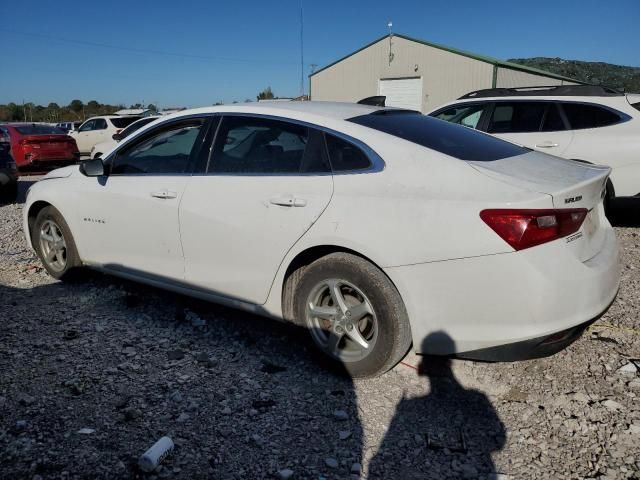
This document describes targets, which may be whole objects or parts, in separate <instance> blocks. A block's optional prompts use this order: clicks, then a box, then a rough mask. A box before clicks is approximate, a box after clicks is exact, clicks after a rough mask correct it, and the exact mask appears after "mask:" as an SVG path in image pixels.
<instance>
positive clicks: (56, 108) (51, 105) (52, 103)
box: [47, 102, 60, 110]
mask: <svg viewBox="0 0 640 480" xmlns="http://www.w3.org/2000/svg"><path fill="white" fill-rule="evenodd" d="M47 108H48V109H49V110H60V105H58V104H57V103H55V102H51V103H50V104H49V105H47Z"/></svg>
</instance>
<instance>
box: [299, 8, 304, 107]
mask: <svg viewBox="0 0 640 480" xmlns="http://www.w3.org/2000/svg"><path fill="white" fill-rule="evenodd" d="M300 96H301V97H304V16H303V12H302V0H300Z"/></svg>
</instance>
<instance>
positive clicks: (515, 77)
mask: <svg viewBox="0 0 640 480" xmlns="http://www.w3.org/2000/svg"><path fill="white" fill-rule="evenodd" d="M546 85H562V80H558V79H555V78H551V77H545V76H544V75H535V74H532V73H527V72H521V71H519V70H511V69H509V68H502V67H498V76H497V78H496V87H505V88H510V87H542V86H546Z"/></svg>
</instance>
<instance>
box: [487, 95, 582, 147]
mask: <svg viewBox="0 0 640 480" xmlns="http://www.w3.org/2000/svg"><path fill="white" fill-rule="evenodd" d="M486 131H487V133H490V134H492V135H495V136H496V137H499V138H503V139H504V140H508V141H510V142H513V143H517V144H519V145H523V146H525V147H529V148H532V149H534V150H539V151H541V152H545V153H549V154H551V155H557V156H562V154H563V153H564V152H565V151H566V150H567V148H568V147H569V145H570V144H571V141H572V139H573V133H572V132H571V131H570V130H569V129H568V128H567V124H566V121H565V119H564V117H563V116H562V112H561V111H560V109H559V108H558V105H557V104H556V103H555V102H542V101H504V102H495V103H494V104H493V108H492V110H491V112H490V113H489V115H488V119H487V122H486Z"/></svg>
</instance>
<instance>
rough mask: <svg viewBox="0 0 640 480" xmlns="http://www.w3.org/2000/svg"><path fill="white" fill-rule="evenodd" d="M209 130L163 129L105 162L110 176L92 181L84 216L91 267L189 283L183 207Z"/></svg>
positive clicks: (185, 124) (190, 124)
mask: <svg viewBox="0 0 640 480" xmlns="http://www.w3.org/2000/svg"><path fill="white" fill-rule="evenodd" d="M207 126H208V122H207V119H206V118H190V119H187V120H175V121H171V122H168V123H164V124H162V125H158V126H157V127H156V128H154V129H152V130H150V131H149V132H146V133H145V134H144V135H142V136H140V138H136V139H135V140H134V141H132V142H129V143H128V144H125V145H123V146H122V148H120V149H118V150H116V151H115V152H113V154H111V155H110V156H109V158H107V159H106V160H105V163H106V166H107V169H108V170H109V175H108V176H106V177H98V178H89V179H88V180H89V182H86V183H85V185H86V187H85V188H84V190H85V191H84V192H83V198H84V199H85V200H84V201H83V202H82V204H80V205H78V210H79V212H81V217H82V218H81V220H82V221H81V222H80V223H81V225H82V232H81V237H82V245H83V247H84V250H83V252H84V253H83V256H84V257H86V259H87V260H88V261H89V262H91V263H97V264H100V265H103V266H106V267H108V268H111V269H115V270H122V271H126V272H129V273H133V274H138V275H144V276H154V277H162V278H163V279H170V280H179V281H182V280H183V278H184V258H183V255H182V246H181V243H180V230H179V223H178V207H179V205H180V201H181V200H182V196H183V193H184V190H185V187H186V185H187V183H188V182H189V180H190V178H191V172H192V166H193V162H194V159H195V157H196V156H197V155H198V152H199V150H200V148H202V139H203V138H204V135H205V130H206V128H207Z"/></svg>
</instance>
